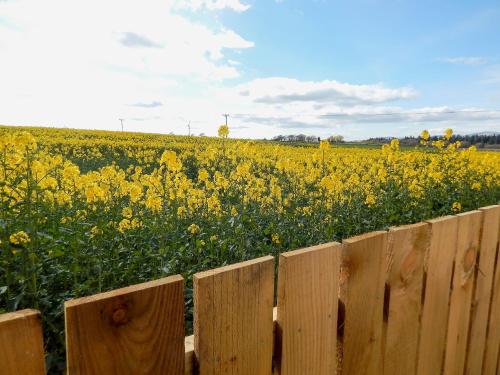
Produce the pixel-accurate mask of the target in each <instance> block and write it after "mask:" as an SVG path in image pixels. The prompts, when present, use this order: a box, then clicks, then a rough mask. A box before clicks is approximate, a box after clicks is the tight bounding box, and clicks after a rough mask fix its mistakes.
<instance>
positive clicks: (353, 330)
mask: <svg viewBox="0 0 500 375" xmlns="http://www.w3.org/2000/svg"><path fill="white" fill-rule="evenodd" d="M342 246H343V249H342V269H341V285H340V290H341V300H342V301H343V303H344V306H345V321H344V333H343V355H342V374H343V375H379V374H381V373H382V372H383V360H382V327H383V308H384V283H385V261H384V259H385V252H386V246H387V232H373V233H367V234H364V235H361V236H357V237H353V238H350V239H346V240H344V241H343V245H342Z"/></svg>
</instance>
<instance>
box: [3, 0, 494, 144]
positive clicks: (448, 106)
mask: <svg viewBox="0 0 500 375" xmlns="http://www.w3.org/2000/svg"><path fill="white" fill-rule="evenodd" d="M222 113H229V114H230V117H229V124H230V128H231V136H233V137H250V138H262V137H267V138H269V137H272V136H275V135H278V134H297V133H305V134H314V135H318V136H322V137H324V136H328V135H331V134H342V135H344V136H345V137H346V138H347V139H363V138H366V137H371V136H401V135H416V134H418V133H420V131H421V130H422V129H429V130H431V132H440V131H441V130H442V129H444V128H447V127H452V128H454V129H455V131H456V132H459V133H472V132H476V131H500V3H499V2H498V0H492V1H484V0H476V1H457V0H440V1H435V0H433V1H430V0H349V1H347V0H346V1H337V0H307V1H306V0H303V1H298V0H184V1H182V0H141V1H138V0H135V1H133V0H105V1H104V0H99V1H98V0H85V1H77V0H44V1H41V0H0V124H10V125H42V126H57V127H73V128H88V129H110V130H119V129H120V122H119V120H118V119H119V118H123V119H125V121H124V125H125V129H126V130H130V131H146V132H158V133H170V132H173V133H176V134H187V132H188V127H187V124H188V123H190V126H191V132H192V133H195V134H199V133H205V134H207V135H214V134H216V132H217V128H218V126H219V125H220V124H221V123H222V122H223V121H224V118H223V117H222Z"/></svg>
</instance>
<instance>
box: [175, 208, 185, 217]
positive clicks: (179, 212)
mask: <svg viewBox="0 0 500 375" xmlns="http://www.w3.org/2000/svg"><path fill="white" fill-rule="evenodd" d="M186 212H187V210H186V207H183V206H181V207H179V208H177V215H179V216H180V217H183V216H184V215H186Z"/></svg>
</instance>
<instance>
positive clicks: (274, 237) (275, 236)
mask: <svg viewBox="0 0 500 375" xmlns="http://www.w3.org/2000/svg"><path fill="white" fill-rule="evenodd" d="M271 240H272V241H273V243H274V244H276V245H279V244H280V243H281V241H280V236H279V234H277V233H273V234H272V236H271Z"/></svg>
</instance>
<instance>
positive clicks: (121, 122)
mask: <svg viewBox="0 0 500 375" xmlns="http://www.w3.org/2000/svg"><path fill="white" fill-rule="evenodd" d="M118 120H120V124H122V131H123V121H125V119H123V118H119V119H118Z"/></svg>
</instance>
